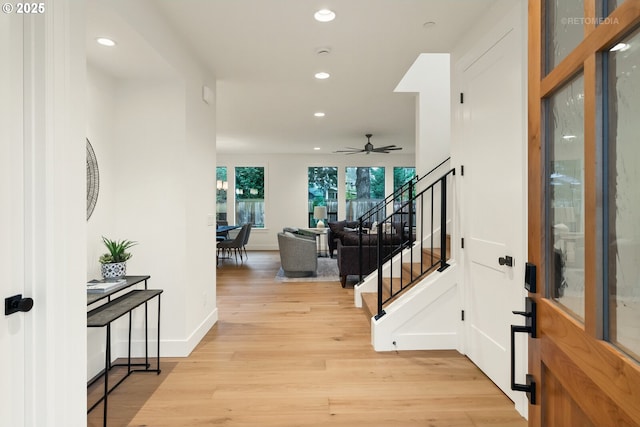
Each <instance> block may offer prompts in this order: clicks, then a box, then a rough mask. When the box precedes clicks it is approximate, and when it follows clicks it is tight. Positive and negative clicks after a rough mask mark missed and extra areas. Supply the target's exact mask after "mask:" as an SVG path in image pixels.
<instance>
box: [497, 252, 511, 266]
mask: <svg viewBox="0 0 640 427" xmlns="http://www.w3.org/2000/svg"><path fill="white" fill-rule="evenodd" d="M498 264H500V265H506V266H507V267H513V257H510V256H509V255H505V256H504V257H500V258H498Z"/></svg>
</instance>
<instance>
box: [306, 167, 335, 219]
mask: <svg viewBox="0 0 640 427" xmlns="http://www.w3.org/2000/svg"><path fill="white" fill-rule="evenodd" d="M316 206H326V208H327V209H326V211H327V212H326V213H327V217H326V218H315V217H314V215H313V213H314V208H315V207H316ZM308 211H309V215H308V216H309V227H316V225H317V224H318V220H320V219H322V221H323V222H324V223H325V224H326V223H327V222H329V221H337V220H338V168H337V167H327V166H317V167H309V209H308Z"/></svg>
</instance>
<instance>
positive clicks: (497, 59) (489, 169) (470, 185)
mask: <svg viewBox="0 0 640 427" xmlns="http://www.w3.org/2000/svg"><path fill="white" fill-rule="evenodd" d="M519 31H521V30H517V29H511V30H510V31H509V32H508V33H506V34H503V35H502V36H501V37H500V38H499V40H496V42H495V44H493V45H492V47H491V48H490V49H489V50H486V51H484V53H482V54H480V55H479V56H478V58H477V59H476V60H475V61H473V62H472V63H471V65H469V66H468V67H467V68H466V69H465V70H464V72H463V78H462V81H463V82H464V85H465V87H464V104H463V105H462V106H461V107H462V110H463V116H462V117H463V123H462V126H463V138H464V142H463V145H464V162H463V164H464V176H463V177H462V185H463V205H464V206H463V227H464V230H463V237H464V238H465V248H464V257H465V261H464V262H465V267H466V268H465V328H466V329H465V337H466V343H465V349H466V353H467V355H468V356H469V358H470V359H471V360H472V361H473V362H474V363H475V364H476V365H477V366H478V367H479V368H480V369H482V370H483V371H484V372H485V373H486V374H487V375H488V376H489V377H490V378H491V379H492V380H493V382H495V383H496V385H498V387H500V389H502V390H503V391H504V393H505V394H507V396H509V397H510V398H511V399H512V400H514V401H515V402H516V406H520V408H519V410H521V412H522V411H524V409H523V408H524V407H526V404H525V403H524V402H520V401H521V400H522V395H523V393H517V392H512V391H511V388H510V369H509V368H510V355H511V348H510V327H509V325H510V324H524V319H523V318H518V316H515V315H513V314H512V310H522V309H523V306H524V297H525V295H526V293H525V291H524V287H523V286H524V277H523V274H524V273H523V272H524V263H525V253H526V252H525V249H526V246H525V243H526V242H525V236H526V222H525V212H524V210H525V203H526V192H525V191H524V190H525V173H526V168H525V167H524V165H525V159H524V157H523V156H524V148H525V147H524V141H525V134H524V123H525V121H524V119H525V116H524V98H523V96H524V87H523V71H522V65H521V55H522V53H521V49H522V46H521V43H522V39H521V36H520V33H519ZM506 256H511V257H512V258H513V260H514V261H513V263H514V264H513V266H512V267H509V266H507V265H501V264H500V262H499V259H500V258H501V257H502V258H506ZM519 335H520V334H519ZM520 338H521V337H518V341H517V343H518V347H517V348H516V354H517V355H518V359H519V360H520V363H519V365H520V366H519V368H518V370H519V371H521V372H523V370H524V369H525V368H526V349H525V348H524V345H525V344H524V339H520ZM521 375H524V374H521ZM518 379H519V380H520V381H521V378H520V377H519V376H518ZM525 401H526V400H525Z"/></svg>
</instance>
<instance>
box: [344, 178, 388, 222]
mask: <svg viewBox="0 0 640 427" xmlns="http://www.w3.org/2000/svg"><path fill="white" fill-rule="evenodd" d="M382 200H384V167H375V166H374V167H368V166H367V167H361V166H360V167H347V168H346V202H347V203H346V219H347V220H348V221H355V220H357V219H358V218H360V217H361V216H362V215H363V214H365V213H366V212H367V211H369V210H370V209H371V208H372V207H374V206H375V205H376V204H377V203H378V202H380V201H382ZM381 215H384V213H381ZM378 219H382V218H377V219H376V220H378Z"/></svg>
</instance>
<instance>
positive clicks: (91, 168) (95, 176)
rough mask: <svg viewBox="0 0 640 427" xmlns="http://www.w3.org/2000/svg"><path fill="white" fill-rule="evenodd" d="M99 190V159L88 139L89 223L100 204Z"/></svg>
mask: <svg viewBox="0 0 640 427" xmlns="http://www.w3.org/2000/svg"><path fill="white" fill-rule="evenodd" d="M99 189H100V172H99V171H98V159H97V158H96V153H95V152H94V151H93V147H92V146H91V143H90V142H89V139H87V221H88V220H89V218H90V217H91V214H92V213H93V209H94V208H95V207H96V203H97V202H98V191H99Z"/></svg>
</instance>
